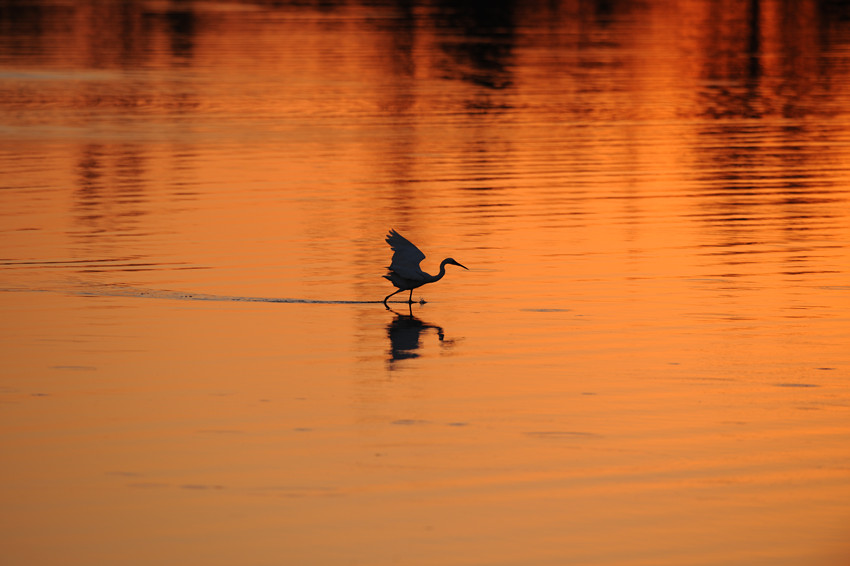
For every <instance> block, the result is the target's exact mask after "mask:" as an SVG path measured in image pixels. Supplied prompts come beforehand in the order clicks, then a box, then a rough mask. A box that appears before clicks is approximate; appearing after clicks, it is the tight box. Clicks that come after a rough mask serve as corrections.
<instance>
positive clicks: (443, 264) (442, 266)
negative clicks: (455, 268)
mask: <svg viewBox="0 0 850 566" xmlns="http://www.w3.org/2000/svg"><path fill="white" fill-rule="evenodd" d="M448 261H449V260H448V258H446V259H444V260H443V261H441V262H440V272H439V273H438V274H437V275H434V279H433V280H432V282H433V281H439V280H440V279H442V278H443V275H445V274H446V263H447V262H448Z"/></svg>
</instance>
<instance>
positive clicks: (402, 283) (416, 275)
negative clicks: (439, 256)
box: [384, 230, 468, 308]
mask: <svg viewBox="0 0 850 566" xmlns="http://www.w3.org/2000/svg"><path fill="white" fill-rule="evenodd" d="M387 243H388V244H389V245H390V247H391V248H392V249H393V252H394V253H393V260H392V263H390V266H389V267H388V268H387V269H389V270H390V272H389V273H387V274H386V275H384V278H385V279H389V281H390V283H392V284H393V285H395V286H396V287H398V291H395V292H393V293H390V294H389V295H387V296H386V298H385V299H384V306H386V307H387V308H389V306H387V299H389V298H390V297H392V296H393V295H395V294H396V293H401V292H402V291H408V290H409V291H410V298H409V299H408V301H407V302H408V303H409V304H412V303H413V290H414V289H416V288H417V287H421V286H422V285H425V284H426V283H434V282H435V281H439V280H440V279H442V278H443V275H445V274H446V265H457V266H458V267H463V268H464V269H468V268H467V267H466V266H464V265H461V264H459V263H458V262H456V261H455V260H454V259H452V258H450V257H447V258H446V259H444V260H443V261H441V262H440V273H438V274H437V275H430V274H428V273H425V272H424V271H422V268H421V267H419V263H420V262H421V261H422V260H423V259H425V254H423V253H422V251H421V250H420V249H419V248H417V247H416V246H414V245H413V244H411V243H410V241H409V240H408V239H407V238H405V237H404V236H402V235H401V234H399V233H398V232H396V231H395V230H390V233H389V234H388V235H387Z"/></svg>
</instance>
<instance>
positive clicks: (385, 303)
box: [384, 289, 404, 308]
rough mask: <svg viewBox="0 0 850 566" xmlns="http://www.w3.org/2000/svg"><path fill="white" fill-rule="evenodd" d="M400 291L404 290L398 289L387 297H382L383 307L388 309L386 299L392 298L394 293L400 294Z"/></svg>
mask: <svg viewBox="0 0 850 566" xmlns="http://www.w3.org/2000/svg"><path fill="white" fill-rule="evenodd" d="M402 291H404V289H399V290H398V291H394V292H392V293H390V294H389V295H387V296H386V297H384V306H385V307H387V308H390V306H389V305H388V304H387V299H389V298H390V297H392V296H393V295H395V294H396V293H401V292H402Z"/></svg>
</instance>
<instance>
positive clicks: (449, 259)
mask: <svg viewBox="0 0 850 566" xmlns="http://www.w3.org/2000/svg"><path fill="white" fill-rule="evenodd" d="M443 263H447V264H449V265H456V266H458V267H462V268H464V269H466V270H467V271H468V270H469V268H468V267H466V266H465V265H461V264H459V263H458V262H456V261H455V260H454V259H453V258H450V257H447V258H446V259H445V260H444V261H443Z"/></svg>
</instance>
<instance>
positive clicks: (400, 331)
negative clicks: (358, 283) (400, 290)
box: [387, 306, 454, 370]
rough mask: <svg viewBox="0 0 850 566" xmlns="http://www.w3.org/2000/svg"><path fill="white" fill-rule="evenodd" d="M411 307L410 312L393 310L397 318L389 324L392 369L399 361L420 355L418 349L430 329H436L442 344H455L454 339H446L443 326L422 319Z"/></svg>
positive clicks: (388, 333)
mask: <svg viewBox="0 0 850 566" xmlns="http://www.w3.org/2000/svg"><path fill="white" fill-rule="evenodd" d="M409 308H410V310H409V313H408V314H400V313H398V312H396V311H393V314H395V318H393V320H392V322H390V323H389V324H388V325H387V336H389V339H390V352H389V353H390V355H389V358H388V359H387V362H388V364H389V369H391V370H392V369H394V368H395V363H396V362H398V361H401V360H409V359H414V358H418V357H419V355H420V354H419V352H418V350H419V348H420V346H421V341H422V336H423V335H424V334H427V331H429V330H434V331H436V333H437V339H438V340H439V341H440V345H441V346H443V347H450V346H452V345H453V344H454V340H446V336H445V332H444V331H443V328H442V327H441V326H437V325H436V324H431V323H428V322H424V321H422V320H421V319H419V318H417V317H416V316H415V315H414V314H413V310H412V308H413V307H412V306H409Z"/></svg>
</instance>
